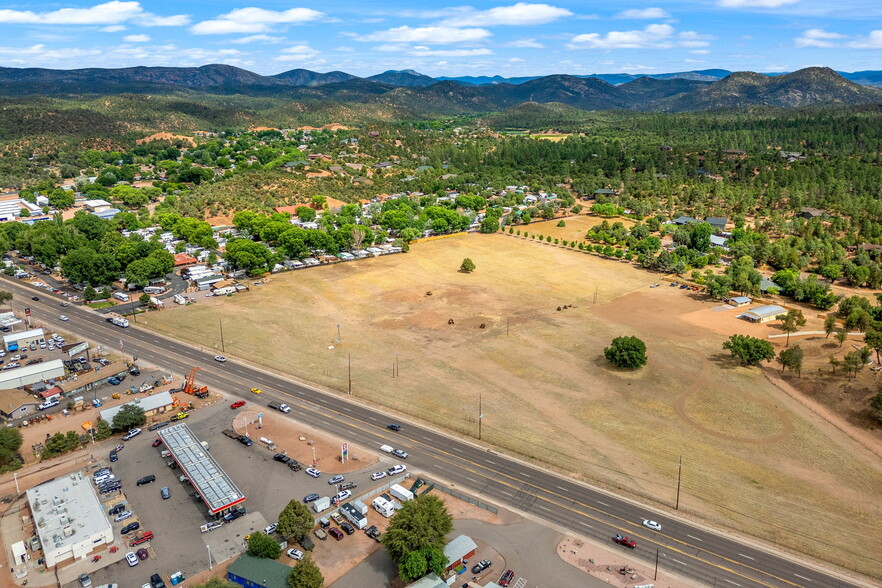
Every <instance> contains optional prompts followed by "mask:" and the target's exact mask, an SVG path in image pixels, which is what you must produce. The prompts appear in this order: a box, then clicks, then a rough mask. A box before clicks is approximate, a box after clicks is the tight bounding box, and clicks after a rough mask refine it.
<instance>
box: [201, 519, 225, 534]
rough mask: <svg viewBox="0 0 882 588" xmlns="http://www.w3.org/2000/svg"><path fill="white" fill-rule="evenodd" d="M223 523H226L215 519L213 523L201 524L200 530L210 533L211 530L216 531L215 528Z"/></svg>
mask: <svg viewBox="0 0 882 588" xmlns="http://www.w3.org/2000/svg"><path fill="white" fill-rule="evenodd" d="M223 524H224V522H223V521H214V522H212V523H205V524H204V525H200V527H199V532H200V533H208V532H210V531H214V530H215V529H217V528H218V527H220V526H221V525H223Z"/></svg>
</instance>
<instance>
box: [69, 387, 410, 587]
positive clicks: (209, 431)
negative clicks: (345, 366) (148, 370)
mask: <svg viewBox="0 0 882 588" xmlns="http://www.w3.org/2000/svg"><path fill="white" fill-rule="evenodd" d="M229 404H230V401H229V400H221V401H218V402H216V403H214V404H213V405H211V406H208V407H205V408H203V409H200V410H197V411H194V412H192V413H191V416H190V418H189V419H187V421H186V423H187V424H188V425H189V426H190V428H191V429H192V430H193V432H194V434H195V435H196V436H197V437H198V438H199V439H200V440H202V441H206V442H207V443H208V444H209V448H210V449H209V451H210V452H211V453H212V455H213V456H214V457H215V459H216V460H217V461H218V462H219V464H220V465H221V467H223V468H224V470H225V471H226V472H227V473H228V474H229V476H230V477H231V478H232V480H233V481H234V483H235V484H236V485H237V486H238V487H239V489H240V490H241V491H242V492H243V493H244V494H245V496H246V497H247V500H246V502H245V503H244V506H245V507H246V508H247V509H248V514H247V515H246V516H245V517H242V518H240V519H237V520H235V521H233V522H232V523H228V524H225V525H223V526H222V527H220V528H219V529H216V530H214V531H211V532H210V533H205V534H203V533H201V532H200V530H199V527H200V525H202V524H204V523H207V522H210V521H211V520H213V519H212V518H211V517H210V516H209V514H208V511H207V509H206V507H205V506H204V505H203V504H202V503H201V502H197V501H196V500H194V499H193V498H192V497H191V495H192V494H195V492H194V490H193V489H192V488H191V487H190V486H189V485H186V484H182V483H181V482H180V481H179V480H178V478H179V476H180V475H181V472H180V470H179V469H171V468H169V467H167V466H166V459H163V458H162V457H160V453H161V451H162V450H163V449H164V448H163V446H159V447H156V448H154V447H152V446H151V444H152V442H153V440H154V439H156V435H155V434H154V433H152V432H150V431H148V430H147V428H146V427H143V429H144V432H143V433H142V434H141V435H138V436H137V437H134V438H133V439H131V440H129V441H127V442H125V443H124V445H125V447H124V449H122V450H121V451H120V452H119V460H118V461H117V462H115V463H113V464H109V463H107V464H103V465H112V467H113V472H114V474H115V475H116V476H117V477H118V478H120V479H122V481H123V491H124V493H125V495H126V498H127V500H128V502H129V505H130V507H131V510H132V512H133V513H134V518H132V519H129V520H127V521H124V522H122V523H115V524H114V530H115V532H116V533H118V529H119V528H121V527H122V526H124V525H125V524H126V523H128V522H131V521H134V520H138V521H139V522H140V523H141V529H142V530H150V531H152V532H153V533H154V535H155V538H154V540H153V541H151V542H150V545H151V548H152V549H151V558H150V559H148V560H146V561H142V562H140V563H139V564H138V565H137V566H134V567H131V568H130V567H129V566H128V564H127V563H126V562H125V561H124V560H123V561H120V562H117V563H114V564H112V565H110V566H108V567H106V568H104V569H102V570H99V571H97V572H95V573H94V574H92V580H93V583H94V584H96V585H100V584H104V583H112V582H115V583H118V584H119V585H120V586H141V585H142V584H144V583H145V582H147V580H148V579H149V577H150V575H151V574H153V573H160V574H162V575H163V577H165V578H166V580H167V578H168V575H169V574H171V573H175V572H178V571H181V572H183V574H184V576H185V577H190V576H193V575H194V574H195V573H197V572H199V571H202V570H205V569H207V568H208V548H207V547H206V546H207V545H210V546H211V554H212V558H213V562H214V563H215V564H216V563H218V562H219V561H222V560H223V559H227V558H229V557H231V556H232V555H234V554H236V553H238V552H240V551H243V550H244V538H245V536H246V535H247V534H248V533H250V532H252V531H255V530H262V529H263V528H264V527H265V526H266V525H268V524H270V523H274V522H276V518H277V516H278V513H279V512H281V510H282V509H283V508H284V507H285V505H287V503H288V502H289V501H290V500H291V499H297V500H302V499H303V497H304V496H306V495H307V494H310V493H317V494H320V495H321V496H333V494H334V493H335V492H336V487H335V486H331V485H329V484H328V479H329V478H330V476H329V475H328V474H323V475H322V477H320V478H317V479H315V478H311V477H309V476H308V475H306V474H305V473H304V471H303V470H301V471H299V472H294V471H292V470H291V469H290V468H288V467H286V466H285V465H284V464H282V463H279V462H277V461H274V460H273V455H274V451H272V450H270V449H268V448H266V447H263V446H262V445H261V444H260V443H255V444H254V445H253V446H251V447H246V446H244V445H242V444H241V443H238V442H236V441H235V440H233V439H229V438H227V437H225V436H224V435H223V434H222V431H223V430H224V429H226V428H229V427H230V426H231V421H232V419H233V417H234V416H235V414H236V412H235V411H233V410H231V409H230V407H229ZM273 418H276V419H282V418H284V424H285V425H286V426H290V427H292V428H293V429H296V430H302V431H303V432H304V434H308V436H309V437H310V438H317V437H320V436H321V435H318V434H316V433H315V432H312V431H310V432H308V433H307V429H305V428H303V427H302V426H301V425H299V424H296V423H295V422H294V421H290V420H289V419H287V418H285V417H281V416H280V415H279V416H276V415H274V416H273ZM274 434H275V433H274ZM292 435H294V436H295V439H296V433H292ZM251 436H252V438H255V439H257V438H258V437H259V436H260V435H259V434H257V433H256V432H255V431H252V432H251ZM333 441H334V442H337V441H338V440H333ZM116 443H117V442H116V441H114V442H113V443H111V444H108V445H107V450H108V452H109V450H110V449H111V448H113V446H114V445H115V444H116ZM384 457H386V456H384ZM393 459H394V458H387V459H386V460H385V461H383V463H376V462H375V460H374V459H372V458H369V457H368V456H365V457H364V458H363V463H364V464H367V465H364V467H362V468H361V469H360V470H358V471H356V472H351V473H346V474H345V478H346V481H347V482H355V483H356V484H357V485H358V487H357V489H356V490H354V496H358V495H360V494H362V493H363V492H366V491H368V490H369V489H370V488H373V487H376V486H379V485H381V484H382V483H383V482H384V481H385V480H380V481H377V482H372V481H371V479H370V477H371V474H372V473H373V472H375V471H377V470H381V469H382V470H385V469H387V468H388V467H391V466H392V465H394V464H395V463H397V461H392V460H393ZM352 463H353V462H350V463H349V464H347V465H351V464H352ZM304 465H311V463H306V464H304ZM327 465H331V464H327ZM319 466H320V467H321V466H322V464H319ZM340 467H341V464H339V463H337V464H336V468H338V469H339V468H340ZM356 467H357V465H356ZM148 474H153V475H155V476H156V481H155V482H153V483H150V484H146V485H144V486H140V487H138V486H136V485H135V482H136V481H137V480H138V479H139V478H141V477H143V476H146V475H148ZM165 486H167V487H168V488H169V489H170V493H171V497H170V498H169V499H168V500H163V499H162V497H161V496H160V489H161V488H162V487H165ZM328 512H330V511H326V512H325V513H324V514H327V513H328ZM372 514H373V517H374V518H382V517H379V515H377V513H372ZM371 524H373V521H372V523H371ZM313 538H314V537H313ZM356 543H358V544H359V545H361V547H362V548H365V547H373V545H374V544H375V543H374V542H373V540H371V539H369V538H368V537H367V536H365V535H364V533H363V532H361V531H358V532H356V534H355V535H353V536H351V537H346V538H345V539H344V540H343V541H341V542H336V541H333V540H329V541H324V542H319V541H316V544H317V547H316V551H317V553H316V555H317V559H318V560H319V561H320V562H321V561H322V560H324V561H327V562H328V563H331V562H332V561H334V560H337V559H343V560H349V559H350V557H348V556H344V554H345V553H346V552H347V551H349V550H351V549H354V548H355V545H356ZM281 561H283V562H286V563H293V561H291V562H289V561H288V558H287V557H285V556H284V555H283V556H282V559H281ZM67 586H70V587H71V588H73V587H74V586H76V583H71V584H68V585H67Z"/></svg>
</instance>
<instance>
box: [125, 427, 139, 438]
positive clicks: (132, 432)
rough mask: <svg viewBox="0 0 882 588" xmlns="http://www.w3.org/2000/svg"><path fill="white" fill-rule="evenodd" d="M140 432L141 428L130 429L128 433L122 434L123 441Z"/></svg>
mask: <svg viewBox="0 0 882 588" xmlns="http://www.w3.org/2000/svg"><path fill="white" fill-rule="evenodd" d="M140 434H141V429H139V428H138V427H135V428H134V429H132V430H130V431H129V432H128V433H126V434H125V435H123V441H128V440H129V439H131V438H132V437H134V436H136V435H140Z"/></svg>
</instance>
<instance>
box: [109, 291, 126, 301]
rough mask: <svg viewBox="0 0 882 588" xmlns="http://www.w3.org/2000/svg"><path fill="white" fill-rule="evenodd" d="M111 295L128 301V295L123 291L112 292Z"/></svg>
mask: <svg viewBox="0 0 882 588" xmlns="http://www.w3.org/2000/svg"><path fill="white" fill-rule="evenodd" d="M113 297H114V298H116V299H117V300H122V301H123V302H128V301H129V295H128V294H126V293H125V292H114V293H113Z"/></svg>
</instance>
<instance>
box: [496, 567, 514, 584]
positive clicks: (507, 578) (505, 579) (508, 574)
mask: <svg viewBox="0 0 882 588" xmlns="http://www.w3.org/2000/svg"><path fill="white" fill-rule="evenodd" d="M513 578H514V572H513V571H511V570H506V571H505V573H504V574H502V575H501V576H499V582H498V584H499V585H500V586H502V587H503V588H505V587H506V586H508V585H509V584H511V581H512V579H513Z"/></svg>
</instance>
